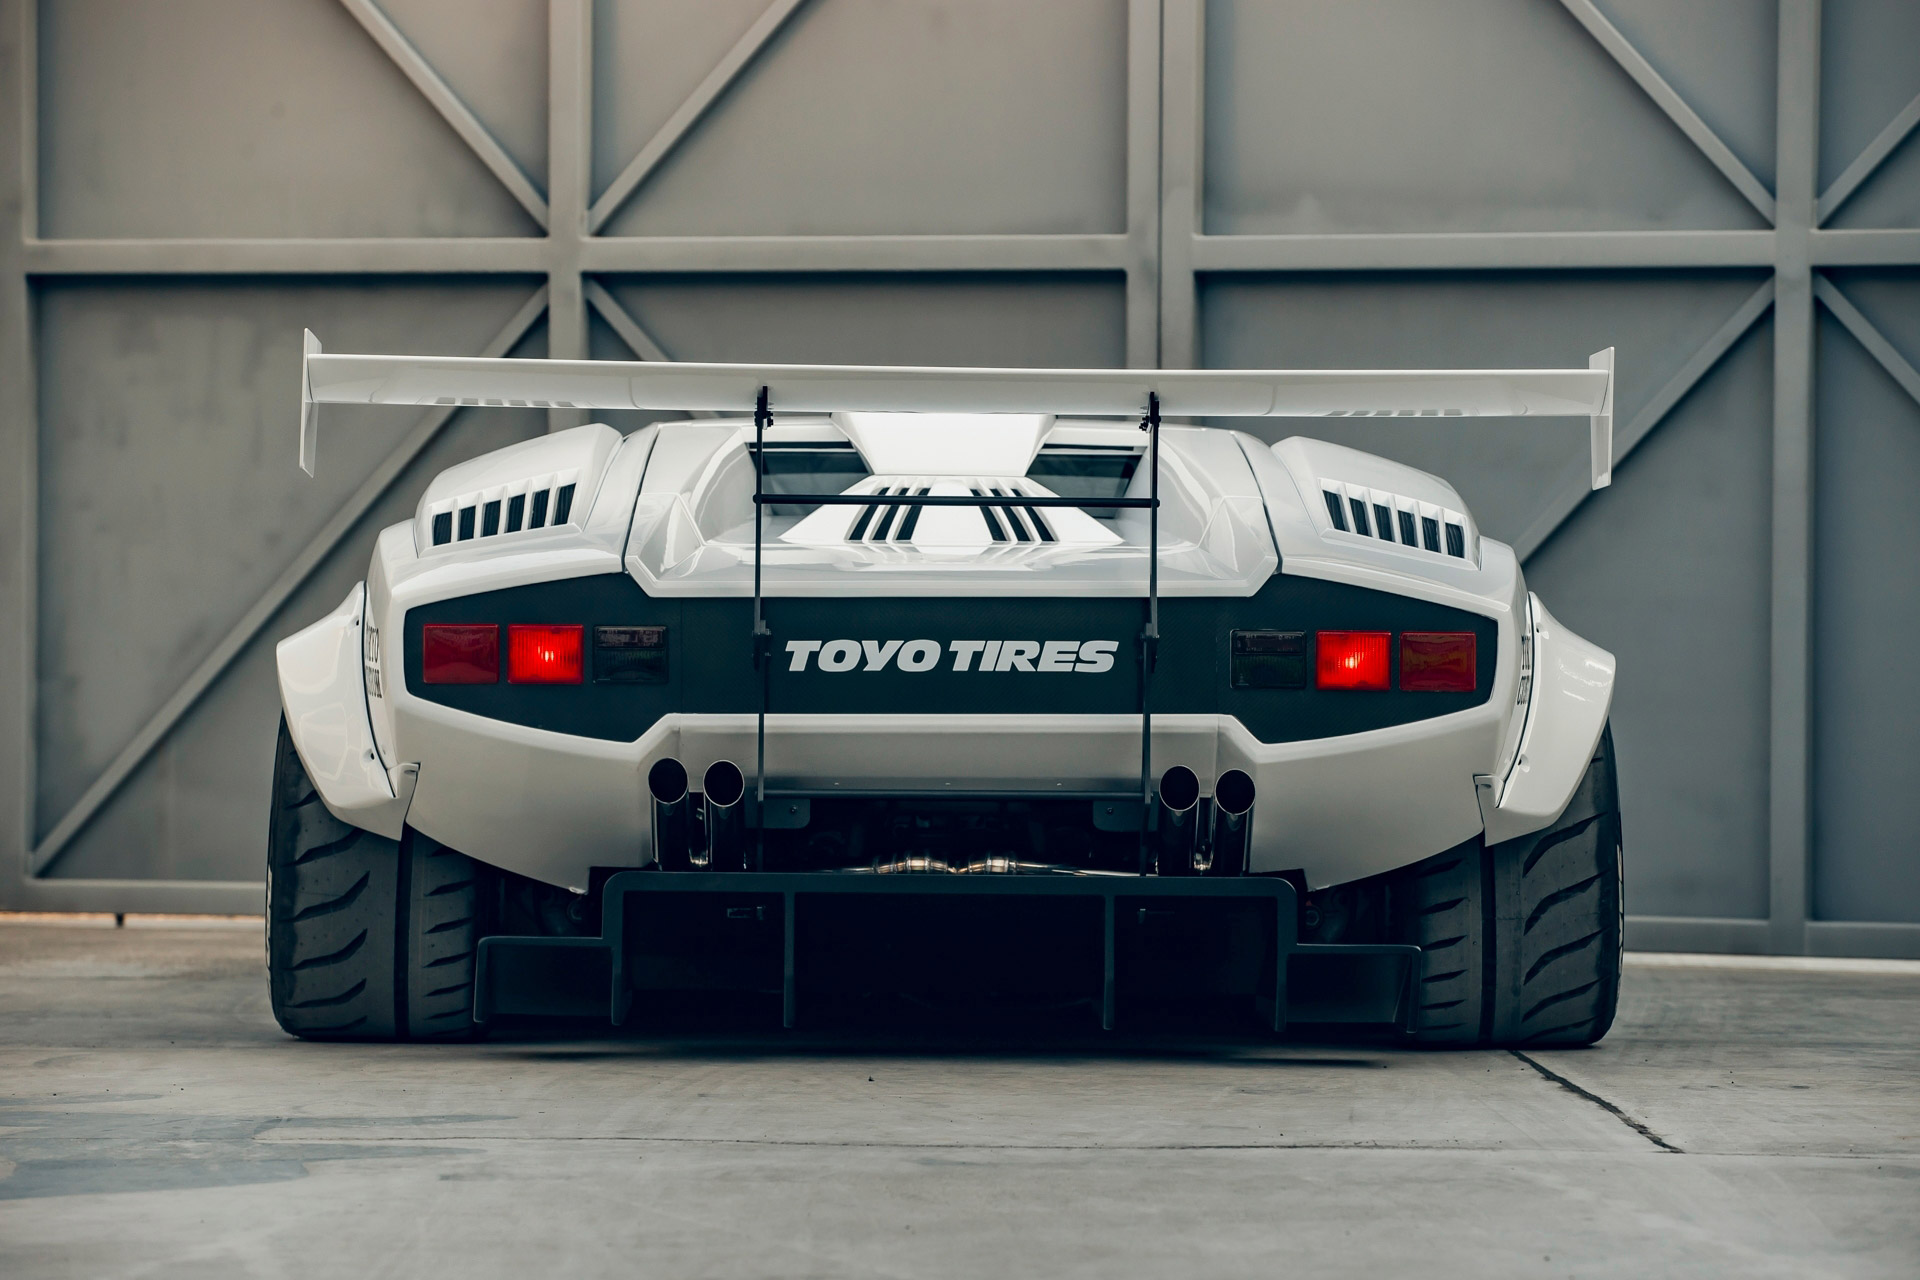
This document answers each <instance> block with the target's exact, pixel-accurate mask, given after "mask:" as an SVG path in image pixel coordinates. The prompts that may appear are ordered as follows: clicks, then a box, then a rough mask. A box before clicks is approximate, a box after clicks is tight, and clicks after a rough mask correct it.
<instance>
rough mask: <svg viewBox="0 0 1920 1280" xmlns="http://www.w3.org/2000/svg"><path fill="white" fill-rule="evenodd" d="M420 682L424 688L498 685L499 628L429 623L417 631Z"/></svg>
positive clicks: (482, 624)
mask: <svg viewBox="0 0 1920 1280" xmlns="http://www.w3.org/2000/svg"><path fill="white" fill-rule="evenodd" d="M420 679H421V681H422V682H423V683H426V684H497V683H499V681H500V628H499V626H498V625H496V624H494V623H491V622H485V623H467V622H453V623H448V622H429V623H428V624H427V625H426V626H424V627H422V628H420Z"/></svg>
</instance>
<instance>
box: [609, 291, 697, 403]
mask: <svg viewBox="0 0 1920 1280" xmlns="http://www.w3.org/2000/svg"><path fill="white" fill-rule="evenodd" d="M585 292H586V297H587V305H588V306H590V307H592V308H593V309H594V310H595V311H598V312H599V313H600V318H601V319H603V320H605V321H606V322H607V324H608V326H609V327H610V328H612V330H613V331H614V332H615V333H617V334H619V335H620V341H622V342H624V343H626V344H627V350H629V351H631V352H633V354H634V355H636V356H639V357H640V358H641V359H642V360H662V361H665V360H671V359H673V357H672V356H670V355H668V354H667V353H666V351H665V349H663V348H662V347H661V345H660V344H659V343H658V342H655V341H654V340H653V335H652V334H650V333H648V332H647V331H646V330H645V329H643V328H641V327H640V322H639V321H638V320H635V319H634V318H633V313H632V312H630V311H628V310H627V309H626V308H625V307H623V306H621V305H620V300H619V299H618V298H616V297H614V296H613V295H612V294H610V293H608V292H607V290H606V286H604V285H602V284H601V283H600V282H599V281H598V280H595V279H593V278H591V277H589V278H588V279H587V282H586V289H585ZM688 416H689V417H694V418H717V417H719V416H720V415H719V414H717V413H714V412H713V411H712V410H710V409H694V410H691V411H689V413H688Z"/></svg>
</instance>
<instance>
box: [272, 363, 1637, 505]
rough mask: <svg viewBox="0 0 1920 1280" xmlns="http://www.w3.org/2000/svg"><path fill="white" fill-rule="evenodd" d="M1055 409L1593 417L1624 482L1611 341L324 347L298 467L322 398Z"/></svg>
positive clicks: (1597, 446)
mask: <svg viewBox="0 0 1920 1280" xmlns="http://www.w3.org/2000/svg"><path fill="white" fill-rule="evenodd" d="M763 392H764V394H765V397H766V399H765V403H766V404H768V405H770V406H772V407H773V408H775V409H778V410H780V411H782V412H786V413H834V412H843V411H844V412H870V413H1051V414H1063V415H1076V416H1087V417H1096V416H1097V417H1137V416H1140V415H1142V414H1144V413H1146V412H1147V410H1148V406H1149V403H1150V401H1151V399H1152V398H1153V397H1156V396H1157V397H1158V409H1159V412H1160V413H1161V414H1165V415H1167V416H1170V417H1171V416H1177V417H1196V418H1198V417H1209V418H1389V417H1391V418H1474V417H1538V416H1557V417H1585V418H1587V420H1588V423H1589V444H1590V452H1591V461H1592V469H1593V487H1594V488H1596V489H1600V488H1604V487H1605V486H1606V485H1608V484H1610V483H1612V480H1613V348H1611V347H1609V348H1607V349H1606V350H1605V351H1602V352H1599V353H1597V354H1596V355H1594V356H1593V357H1592V358H1591V359H1590V360H1588V362H1587V367H1586V368H1584V369H1259V370H1256V369H963V368H918V367H913V366H905V365H899V366H896V365H804V364H785V365H782V364H765V365H759V364H690V363H681V362H678V361H638V360H515V359H485V358H470V357H464V356H365V355H328V354H326V353H325V352H323V351H322V350H321V349H320V340H319V339H318V338H316V337H314V335H313V333H312V331H311V330H309V331H307V333H306V337H305V356H304V359H303V361H302V368H301V373H300V467H301V469H302V470H303V471H305V472H306V473H307V474H308V475H312V474H313V468H314V454H315V438H314V433H315V427H316V425H317V422H316V418H317V415H318V406H319V405H322V404H406V405H492V406H498V407H512V408H532V409H548V408H560V409H656V410H659V409H664V410H696V409H705V410H720V411H722V412H731V413H739V414H742V415H745V414H748V413H752V412H753V411H754V408H755V405H756V404H757V403H760V398H761V396H762V393H763Z"/></svg>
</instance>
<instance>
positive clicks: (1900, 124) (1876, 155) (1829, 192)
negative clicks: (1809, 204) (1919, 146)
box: [1813, 93, 1920, 227]
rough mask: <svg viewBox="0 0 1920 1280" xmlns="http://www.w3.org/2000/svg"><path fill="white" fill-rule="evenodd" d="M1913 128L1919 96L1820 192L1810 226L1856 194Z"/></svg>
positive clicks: (1918, 120)
mask: <svg viewBox="0 0 1920 1280" xmlns="http://www.w3.org/2000/svg"><path fill="white" fill-rule="evenodd" d="M1915 126H1920V93H1916V94H1915V95H1913V101H1912V102H1909V103H1908V104H1907V105H1906V107H1905V108H1904V109H1903V110H1902V111H1901V112H1900V114H1899V115H1897V116H1895V117H1894V118H1893V119H1892V120H1889V121H1888V122H1887V127H1886V128H1884V129H1882V130H1881V131H1880V132H1879V133H1878V134H1877V135H1876V136H1875V137H1874V139H1873V141H1872V142H1869V143H1868V144H1867V146H1866V149H1865V150H1864V151H1862V152H1861V153H1860V154H1859V155H1857V156H1855V157H1854V158H1853V163H1852V164H1850V165H1848V166H1847V167H1846V168H1845V169H1844V170H1842V171H1841V174H1840V176H1839V177H1837V178H1835V179H1834V180H1833V185H1832V186H1830V187H1828V188H1827V189H1826V190H1825V191H1823V192H1821V193H1820V199H1819V200H1818V201H1817V202H1816V203H1815V205H1814V207H1813V225H1814V226H1816V227H1817V226H1820V225H1821V224H1822V223H1824V222H1825V221H1826V220H1827V219H1828V218H1831V217H1832V216H1833V215H1834V214H1835V213H1837V212H1839V209H1840V206H1841V205H1843V204H1845V203H1846V202H1847V199H1848V197H1850V196H1851V195H1853V193H1854V192H1856V191H1858V190H1859V189H1860V187H1861V185H1862V184H1863V183H1865V182H1866V180H1867V179H1868V178H1871V177H1872V176H1873V175H1874V173H1875V171H1877V170H1878V169H1879V168H1880V165H1881V163H1882V162H1884V161H1885V160H1886V158H1887V157H1888V156H1890V155H1892V154H1893V153H1894V149H1895V148H1897V147H1898V146H1899V145H1900V144H1901V143H1903V142H1905V141H1906V140H1907V135H1908V134H1910V133H1912V132H1913V130H1914V128H1915Z"/></svg>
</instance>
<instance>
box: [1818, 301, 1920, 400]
mask: <svg viewBox="0 0 1920 1280" xmlns="http://www.w3.org/2000/svg"><path fill="white" fill-rule="evenodd" d="M1813 296H1814V297H1816V298H1818V299H1820V301H1821V303H1823V304H1824V305H1825V306H1826V308H1827V310H1828V311H1831V312H1832V313H1833V318H1834V319H1835V320H1838V321H1839V322H1840V323H1841V324H1842V325H1844V326H1845V327H1846V330H1847V332H1848V333H1850V334H1852V335H1853V340H1854V341H1855V342H1858V343H1859V344H1860V345H1861V346H1863V347H1865V348H1866V350H1867V354H1868V355H1870V356H1872V357H1873V358H1874V359H1875V360H1876V361H1878V362H1879V364H1880V367H1881V368H1882V369H1885V370H1886V371H1887V373H1888V375H1889V376H1891V377H1892V378H1893V380H1894V381H1895V382H1897V383H1899V384H1900V389H1901V390H1902V391H1905V392H1906V393H1907V394H1908V395H1910V396H1912V397H1913V399H1914V402H1915V403H1916V404H1920V369H1915V368H1914V367H1913V365H1911V364H1910V363H1908V361H1907V358H1906V357H1905V356H1903V355H1901V354H1900V352H1899V350H1898V349H1897V348H1896V347H1895V346H1894V345H1893V343H1891V342H1889V341H1887V338H1886V335H1885V334H1883V333H1881V332H1880V330H1878V329H1876V328H1875V327H1874V325H1873V322H1872V321H1871V320H1869V319H1867V318H1866V316H1864V315H1863V314H1861V312H1860V308H1858V307H1856V306H1854V305H1853V303H1852V302H1850V301H1849V300H1848V299H1847V296H1846V295H1845V294H1843V293H1841V292H1840V290H1839V288H1838V287H1837V286H1835V285H1834V283H1833V282H1832V281H1831V280H1829V279H1827V278H1826V277H1825V276H1823V275H1820V274H1819V273H1817V272H1816V273H1815V274H1814V277H1813Z"/></svg>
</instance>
